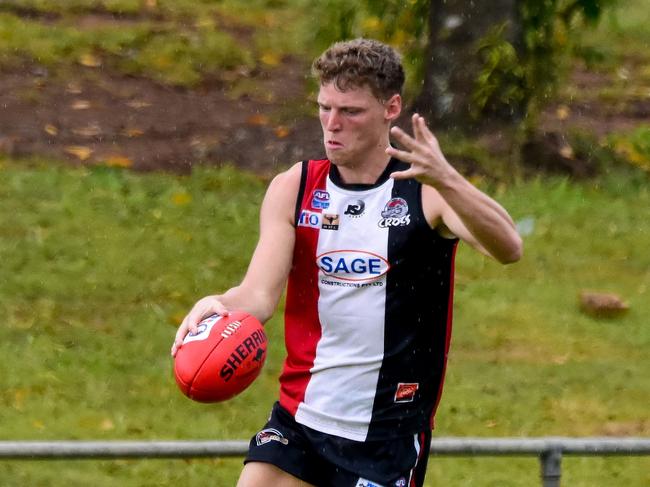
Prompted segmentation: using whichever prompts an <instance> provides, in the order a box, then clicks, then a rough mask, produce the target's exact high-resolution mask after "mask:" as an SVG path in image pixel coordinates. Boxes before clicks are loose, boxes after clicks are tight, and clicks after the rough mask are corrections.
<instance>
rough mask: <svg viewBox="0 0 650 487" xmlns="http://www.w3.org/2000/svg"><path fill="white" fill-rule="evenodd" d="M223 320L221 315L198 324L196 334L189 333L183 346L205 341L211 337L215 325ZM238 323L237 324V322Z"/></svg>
mask: <svg viewBox="0 0 650 487" xmlns="http://www.w3.org/2000/svg"><path fill="white" fill-rule="evenodd" d="M220 319H221V316H219V315H212V316H210V317H208V318H206V319H204V320H203V321H201V323H199V324H198V326H197V327H196V333H192V332H190V333H188V334H187V335H186V336H185V340H183V345H184V344H186V343H189V342H198V341H200V340H205V339H206V338H208V337H209V336H210V330H212V327H213V326H214V324H215V323H216V322H217V321H219V320H220ZM235 323H237V322H235Z"/></svg>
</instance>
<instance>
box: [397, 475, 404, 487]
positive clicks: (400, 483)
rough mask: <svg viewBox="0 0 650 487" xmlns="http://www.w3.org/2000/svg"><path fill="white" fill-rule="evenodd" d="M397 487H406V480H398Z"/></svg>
mask: <svg viewBox="0 0 650 487" xmlns="http://www.w3.org/2000/svg"><path fill="white" fill-rule="evenodd" d="M395 487H406V479H405V478H404V477H402V478H401V479H397V480H396V481H395Z"/></svg>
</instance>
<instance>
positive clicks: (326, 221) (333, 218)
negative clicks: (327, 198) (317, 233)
mask: <svg viewBox="0 0 650 487" xmlns="http://www.w3.org/2000/svg"><path fill="white" fill-rule="evenodd" d="M322 228H323V230H338V229H339V216H338V215H333V214H331V213H323V225H322Z"/></svg>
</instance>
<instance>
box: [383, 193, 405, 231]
mask: <svg viewBox="0 0 650 487" xmlns="http://www.w3.org/2000/svg"><path fill="white" fill-rule="evenodd" d="M381 217H382V218H381V220H379V223H378V225H379V226H380V227H381V228H388V227H403V226H405V225H408V224H409V223H411V215H409V205H408V203H407V202H406V200H405V199H404V198H391V199H390V200H389V201H388V203H386V206H384V209H383V210H382V212H381Z"/></svg>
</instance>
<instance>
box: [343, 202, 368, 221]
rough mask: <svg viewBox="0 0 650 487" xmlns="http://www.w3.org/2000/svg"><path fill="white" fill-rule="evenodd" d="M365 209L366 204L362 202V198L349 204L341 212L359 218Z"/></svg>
mask: <svg viewBox="0 0 650 487" xmlns="http://www.w3.org/2000/svg"><path fill="white" fill-rule="evenodd" d="M365 209H366V204H365V203H364V202H363V200H357V201H356V202H354V203H351V204H349V205H348V207H347V208H346V209H345V212H344V213H343V214H344V215H348V216H350V217H352V218H359V217H360V216H361V215H362V214H363V210H365Z"/></svg>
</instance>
